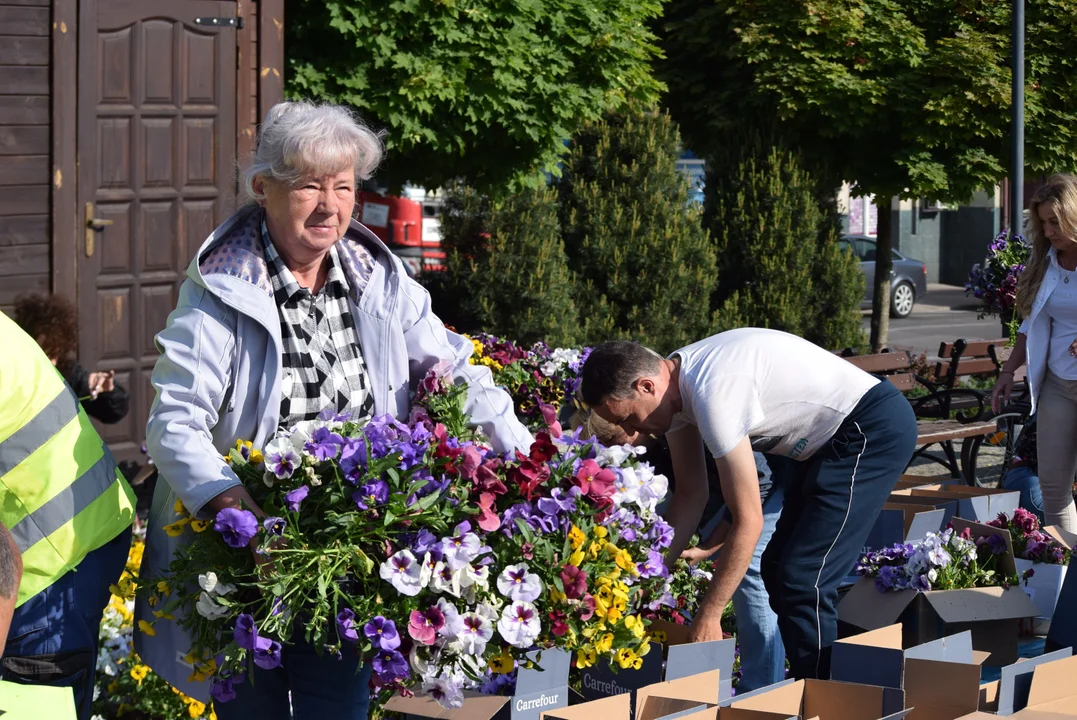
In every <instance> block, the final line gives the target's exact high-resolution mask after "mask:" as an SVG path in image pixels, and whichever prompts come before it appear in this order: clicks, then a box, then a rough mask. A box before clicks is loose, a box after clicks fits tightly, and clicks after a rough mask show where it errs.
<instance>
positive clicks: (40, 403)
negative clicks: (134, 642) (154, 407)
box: [0, 313, 134, 720]
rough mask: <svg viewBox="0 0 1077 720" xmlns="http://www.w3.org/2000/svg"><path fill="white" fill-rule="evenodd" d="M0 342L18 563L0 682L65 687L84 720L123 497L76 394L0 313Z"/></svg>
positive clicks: (0, 473)
mask: <svg viewBox="0 0 1077 720" xmlns="http://www.w3.org/2000/svg"><path fill="white" fill-rule="evenodd" d="M0 347H2V348H3V352H0V524H2V525H3V526H4V527H6V528H8V530H9V531H10V533H11V537H12V539H13V540H14V542H15V546H16V547H17V548H18V550H19V552H20V553H21V557H22V581H21V582H20V583H19V589H18V595H17V598H16V606H15V612H14V615H13V616H12V619H11V629H10V631H9V632H8V634H7V647H6V649H5V650H4V655H3V658H2V660H0V677H2V679H3V680H5V681H9V682H15V683H21V684H28V685H53V686H64V687H71V688H72V689H73V690H74V695H75V704H76V706H77V709H78V718H79V719H80V720H86V719H87V718H89V717H90V709H91V706H92V703H93V682H94V670H95V667H96V662H97V634H98V626H99V625H100V624H101V615H102V613H103V612H104V608H105V605H107V604H108V599H109V595H110V593H109V585H111V584H113V583H115V582H116V581H117V580H118V579H119V577H120V574H121V573H122V572H123V568H124V565H125V563H126V560H127V552H128V549H129V547H130V542H131V521H132V520H133V518H134V495H133V493H132V492H131V488H130V486H128V484H127V482H126V481H125V480H124V479H123V476H122V475H120V473H119V471H118V470H117V468H116V463H115V461H114V460H113V458H112V454H111V453H110V452H109V449H108V447H107V446H106V445H105V443H104V441H102V440H101V436H100V435H98V434H97V431H96V430H94V428H93V425H91V424H90V419H89V417H87V415H86V412H85V411H84V410H82V408H81V406H80V405H79V399H78V398H77V397H76V396H75V393H74V392H73V391H72V390H71V388H70V387H68V386H67V384H66V383H65V382H64V381H63V379H62V378H61V377H60V374H59V373H58V372H57V371H56V368H55V367H53V365H52V362H51V361H50V360H49V359H48V358H47V357H46V356H45V353H44V352H43V351H42V350H41V348H39V347H38V345H37V343H36V342H34V340H33V338H31V337H30V336H29V335H27V334H26V333H25V332H24V331H23V330H22V329H21V328H20V327H19V326H18V325H16V324H15V322H14V321H13V320H12V319H11V318H9V317H7V316H6V315H4V314H3V313H0ZM0 709H2V708H0Z"/></svg>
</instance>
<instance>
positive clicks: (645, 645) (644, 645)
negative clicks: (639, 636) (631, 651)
mask: <svg viewBox="0 0 1077 720" xmlns="http://www.w3.org/2000/svg"><path fill="white" fill-rule="evenodd" d="M650 651H651V641H650V640H644V641H643V642H641V643H640V644H639V647H638V648H636V654H637V655H639V656H640V657H643V656H644V655H646V654H647V653H649V652H650Z"/></svg>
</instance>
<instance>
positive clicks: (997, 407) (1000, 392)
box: [991, 370, 1013, 415]
mask: <svg viewBox="0 0 1077 720" xmlns="http://www.w3.org/2000/svg"><path fill="white" fill-rule="evenodd" d="M1012 391H1013V373H1012V372H1010V371H1008V370H1003V371H1002V374H1001V375H999V376H998V380H996V381H995V389H994V390H992V391H991V409H992V410H993V411H994V412H995V414H996V415H997V414H998V413H999V412H1000V411H1001V410H1002V407H1003V406H1004V405H1006V404H1007V403H1009V402H1010V393H1011V392H1012Z"/></svg>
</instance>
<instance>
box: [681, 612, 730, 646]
mask: <svg viewBox="0 0 1077 720" xmlns="http://www.w3.org/2000/svg"><path fill="white" fill-rule="evenodd" d="M724 638H725V635H724V634H723V633H722V617H721V615H719V616H718V617H716V618H711V617H709V616H707V615H706V614H701V615H700V616H698V617H697V618H696V619H695V620H693V621H692V625H691V627H689V628H688V642H710V641H712V640H722V639H724Z"/></svg>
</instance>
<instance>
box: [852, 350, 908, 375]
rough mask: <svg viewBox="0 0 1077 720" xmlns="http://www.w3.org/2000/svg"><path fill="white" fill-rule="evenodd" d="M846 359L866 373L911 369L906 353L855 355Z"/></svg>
mask: <svg viewBox="0 0 1077 720" xmlns="http://www.w3.org/2000/svg"><path fill="white" fill-rule="evenodd" d="M845 359H846V360H847V361H848V362H850V363H852V364H853V365H855V366H857V367H858V368H860V369H861V370H863V371H864V372H871V373H879V372H890V371H894V370H908V369H909V354H908V353H905V352H889V353H876V354H875V355H854V356H853V357H847V358H845Z"/></svg>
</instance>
